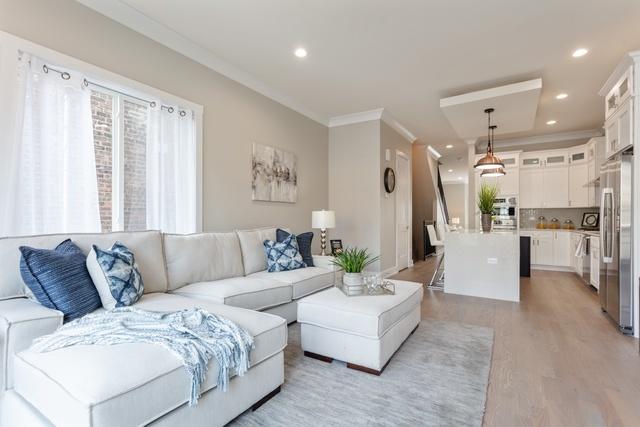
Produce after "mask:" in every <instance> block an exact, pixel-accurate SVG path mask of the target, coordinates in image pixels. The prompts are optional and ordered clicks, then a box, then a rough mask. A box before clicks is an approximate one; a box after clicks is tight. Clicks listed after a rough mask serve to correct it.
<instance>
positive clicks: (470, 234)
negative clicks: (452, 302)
mask: <svg viewBox="0 0 640 427" xmlns="http://www.w3.org/2000/svg"><path fill="white" fill-rule="evenodd" d="M444 271H445V274H444V292H445V293H448V294H458V295H469V296H474V297H482V298H492V299H499V300H505V301H516V302H517V301H520V236H519V235H518V233H517V232H510V231H507V232H492V233H481V232H478V231H474V230H469V231H460V232H449V233H446V234H445V238H444Z"/></svg>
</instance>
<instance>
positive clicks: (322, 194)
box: [0, 0, 378, 247]
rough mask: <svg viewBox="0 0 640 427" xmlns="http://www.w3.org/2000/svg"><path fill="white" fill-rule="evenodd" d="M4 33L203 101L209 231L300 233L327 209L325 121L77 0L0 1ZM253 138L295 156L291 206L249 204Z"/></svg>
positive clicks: (0, 26)
mask: <svg viewBox="0 0 640 427" xmlns="http://www.w3.org/2000/svg"><path fill="white" fill-rule="evenodd" d="M0 30H2V31H6V32H8V33H11V34H14V35H16V36H18V37H22V38H25V39H27V40H30V41H33V42H35V43H38V44H41V45H44V46H46V47H49V48H51V49H54V50H57V51H59V52H62V53H64V54H67V55H70V56H73V57H76V58H78V59H80V60H82V61H85V62H89V63H91V64H94V65H97V66H99V67H102V68H104V69H107V70H109V71H112V72H115V73H118V74H121V75H123V76H125V77H128V78H130V79H134V80H137V81H139V82H142V83H145V84H147V85H150V86H153V87H156V88H158V89H161V90H164V91H166V92H169V93H172V94H174V95H176V96H180V97H182V98H185V99H188V100H190V101H193V102H196V103H198V104H201V105H203V106H204V142H203V209H204V211H203V226H204V229H205V230H230V229H233V228H242V227H254V226H261V225H280V224H283V225H288V226H290V227H291V228H292V229H293V230H294V231H298V232H299V231H304V230H308V229H310V226H311V211H312V210H316V209H321V208H326V207H327V204H328V187H327V141H328V129H327V128H326V127H325V126H323V125H321V124H319V123H317V122H315V121H313V120H311V119H308V118H306V117H304V116H302V115H300V114H298V113H296V112H294V111H292V110H290V109H288V108H287V107H284V106H282V105H280V104H278V103H276V102H275V101H272V100H270V99H268V98H266V97H264V96H262V95H260V94H258V93H256V92H254V91H252V90H251V89H248V88H247V87H245V86H242V85H240V84H238V83H236V82H234V81H232V80H229V79H228V78H226V77H224V76H222V75H220V74H218V73H216V72H214V71H212V70H210V69H208V68H206V67H204V66H202V65H200V64H198V63H196V62H194V61H192V60H190V59H188V58H186V57H184V56H182V55H180V54H179V53H176V52H174V51H172V50H170V49H168V48H166V47H164V46H162V45H160V44H158V43H156V42H154V41H152V40H150V39H148V38H146V37H144V36H142V35H140V34H138V33H136V32H134V31H132V30H130V29H128V28H126V27H124V26H122V25H120V24H118V23H116V22H114V21H112V20H110V19H108V18H106V17H104V16H102V15H100V14H98V13H96V12H94V11H92V10H90V9H88V8H86V7H84V6H82V5H80V4H79V3H76V2H74V1H70V0H0ZM252 141H257V142H261V143H263V144H270V145H275V146H278V147H282V148H284V149H286V150H290V151H293V152H295V153H296V154H297V156H298V202H297V203H295V204H287V203H266V202H253V201H251V182H250V166H251V144H252ZM375 164H378V162H377V159H376V162H375ZM316 240H318V239H316ZM316 245H317V242H316ZM316 247H317V246H316Z"/></svg>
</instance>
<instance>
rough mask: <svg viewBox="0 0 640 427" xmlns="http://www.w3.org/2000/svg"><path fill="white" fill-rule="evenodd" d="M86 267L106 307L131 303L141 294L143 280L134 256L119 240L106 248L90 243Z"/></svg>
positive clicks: (109, 308)
mask: <svg viewBox="0 0 640 427" xmlns="http://www.w3.org/2000/svg"><path fill="white" fill-rule="evenodd" d="M87 270H89V275H90V276H91V280H93V284H94V285H95V287H96V289H97V290H98V295H100V300H101V301H102V306H103V307H104V308H106V309H107V310H111V309H113V308H115V307H125V306H129V305H133V304H134V303H136V302H137V301H138V300H139V299H140V297H142V293H143V291H144V283H143V282H142V276H141V275H140V271H139V270H138V266H137V265H136V262H135V257H134V256H133V252H131V251H130V250H129V249H128V248H127V247H126V246H124V245H123V244H122V243H120V242H116V243H114V244H113V246H111V249H109V250H102V249H100V248H98V247H97V246H96V245H93V248H92V249H91V252H90V253H89V256H88V257H87Z"/></svg>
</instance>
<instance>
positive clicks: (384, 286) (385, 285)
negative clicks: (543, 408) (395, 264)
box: [336, 280, 396, 297]
mask: <svg viewBox="0 0 640 427" xmlns="http://www.w3.org/2000/svg"><path fill="white" fill-rule="evenodd" d="M336 288H338V289H340V290H341V291H342V292H343V293H344V294H345V295H346V296H348V297H361V296H377V295H395V293H396V286H395V285H394V284H393V282H390V281H388V280H383V281H382V282H381V283H378V284H371V285H356V286H349V285H345V284H344V283H342V281H340V282H338V283H336Z"/></svg>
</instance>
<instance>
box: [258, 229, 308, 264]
mask: <svg viewBox="0 0 640 427" xmlns="http://www.w3.org/2000/svg"><path fill="white" fill-rule="evenodd" d="M263 244H264V249H265V252H266V253H267V266H268V271H269V272H270V273H274V272H276V271H289V270H295V269H298V268H304V267H306V264H305V263H304V261H303V260H302V255H300V251H299V250H298V242H297V241H296V237H295V236H293V235H290V236H289V237H287V238H286V239H285V240H284V241H283V242H281V243H278V242H274V241H273V240H265V241H264V243H263Z"/></svg>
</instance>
